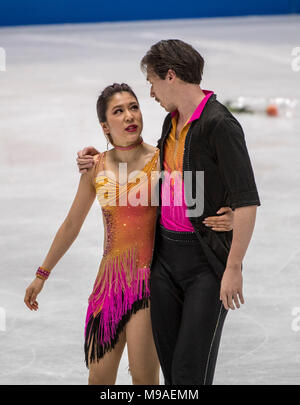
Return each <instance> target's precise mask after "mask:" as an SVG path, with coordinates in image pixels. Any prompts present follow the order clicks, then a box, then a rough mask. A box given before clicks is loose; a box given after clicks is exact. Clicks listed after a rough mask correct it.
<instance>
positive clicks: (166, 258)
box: [150, 225, 227, 385]
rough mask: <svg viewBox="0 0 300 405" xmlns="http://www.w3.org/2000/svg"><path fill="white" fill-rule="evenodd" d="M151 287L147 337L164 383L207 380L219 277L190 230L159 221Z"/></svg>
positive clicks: (218, 316)
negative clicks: (150, 337)
mask: <svg viewBox="0 0 300 405" xmlns="http://www.w3.org/2000/svg"><path fill="white" fill-rule="evenodd" d="M156 244H157V248H156V252H155V255H154V258H153V262H152V267H151V275H150V289H151V296H150V300H151V305H150V311H151V320H152V329H153V337H154V341H155V345H156V350H157V353H158V357H159V360H160V364H161V368H162V372H163V375H164V378H165V384H166V385H210V384H212V382H213V377H214V371H215V365H216V361H217V354H218V349H219V344H220V339H221V333H222V328H223V324H224V320H225V318H226V315H227V310H226V309H225V308H224V306H223V304H222V302H221V301H220V282H219V280H218V278H217V277H216V275H215V274H214V272H213V271H212V269H211V266H210V264H209V263H208V261H207V259H206V256H205V254H204V252H203V250H202V249H201V245H200V242H199V240H198V238H197V236H196V235H195V234H193V233H185V232H180V233H177V232H174V231H169V230H166V229H165V228H163V227H162V226H161V225H160V226H159V228H158V229H157V232H156Z"/></svg>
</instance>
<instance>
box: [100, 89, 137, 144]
mask: <svg viewBox="0 0 300 405" xmlns="http://www.w3.org/2000/svg"><path fill="white" fill-rule="evenodd" d="M101 126H102V128H103V131H104V133H105V134H106V135H108V134H110V136H111V137H112V140H113V143H114V144H115V145H120V146H128V145H130V144H132V143H134V142H135V141H137V140H138V138H139V136H140V134H141V132H142V129H143V117H142V113H141V110H140V106H139V103H138V102H137V100H136V98H135V97H134V96H133V95H131V94H130V93H128V92H126V91H123V92H120V93H116V94H114V95H113V96H112V97H111V99H110V100H109V102H108V104H107V109H106V122H102V123H101Z"/></svg>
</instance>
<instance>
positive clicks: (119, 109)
mask: <svg viewBox="0 0 300 405" xmlns="http://www.w3.org/2000/svg"><path fill="white" fill-rule="evenodd" d="M119 111H121V112H122V110H121V108H118V109H117V110H115V112H114V114H117V112H119Z"/></svg>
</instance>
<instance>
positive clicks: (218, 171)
mask: <svg viewBox="0 0 300 405" xmlns="http://www.w3.org/2000/svg"><path fill="white" fill-rule="evenodd" d="M203 66H204V60H203V58H202V56H201V55H200V54H199V53H198V52H197V51H196V50H195V49H194V48H193V47H192V46H191V45H189V44H187V43H185V42H183V41H180V40H163V41H159V42H158V43H156V44H154V45H153V46H152V47H151V48H150V50H149V51H148V52H147V53H146V55H145V56H144V57H143V59H142V61H141V67H142V70H143V71H145V72H146V74H147V80H148V81H149V82H150V84H151V90H150V95H151V97H154V98H155V100H156V101H157V102H159V103H160V104H161V106H162V107H163V108H164V109H165V110H166V111H167V112H168V115H167V116H166V118H165V120H164V123H163V128H162V135H161V138H160V139H159V141H158V147H159V148H160V166H161V170H162V171H164V174H165V176H164V178H163V180H162V182H161V184H160V196H161V201H160V202H161V204H160V207H159V209H158V216H157V228H156V241H155V249H154V255H153V261H152V266H151V276H150V290H151V320H152V328H153V335H154V340H155V344H156V349H157V353H158V356H159V360H160V364H161V368H162V371H163V374H164V378H165V384H166V385H208V384H212V383H213V376H214V371H215V365H216V361H217V354H218V349H219V344H220V339H221V333H222V328H223V324H224V321H225V318H226V315H227V312H228V309H229V308H230V309H232V310H234V309H235V308H239V307H240V304H241V303H242V304H243V303H244V298H243V293H242V261H243V259H244V256H245V254H246V251H247V248H248V245H249V243H250V240H251V237H252V233H253V229H254V225H255V218H256V208H257V206H259V205H260V200H259V195H258V192H257V188H256V183H255V179H254V174H253V170H252V166H251V162H250V158H249V154H248V151H247V147H246V143H245V139H244V133H243V130H242V127H241V125H240V124H239V122H238V121H237V120H236V118H235V117H234V116H233V115H232V114H231V113H230V112H229V111H228V110H227V108H226V107H225V106H224V105H222V104H221V103H220V102H219V101H218V100H217V98H216V95H215V94H214V92H213V91H208V90H202V89H201V87H200V82H201V79H202V73H203ZM83 152H84V153H88V154H89V155H91V154H94V153H96V152H97V151H94V150H93V148H86V149H85V150H84V151H83ZM83 152H82V151H81V152H79V153H78V155H79V158H77V162H78V166H79V169H80V170H82V169H84V168H86V167H89V166H88V165H86V164H83V163H84V162H85V163H86V162H87V160H83V159H82V155H83ZM97 153H98V152H97ZM174 171H176V173H179V177H180V179H183V180H184V181H183V183H182V185H183V186H182V187H175V186H174V182H173V183H172V181H170V177H171V173H172V172H174ZM203 172H204V183H201V176H199V177H197V175H198V174H199V173H203ZM189 173H192V175H193V177H192V181H191V180H188V179H189V178H190V177H189ZM199 179H200V181H199ZM175 183H176V181H175ZM177 184H178V183H177ZM201 184H204V190H203V187H201ZM199 188H200V190H201V188H202V192H204V204H203V206H202V207H201V202H200V200H199V198H198V197H197V195H198V194H199ZM178 193H179V194H180V193H182V195H183V196H184V197H185V198H183V204H181V205H176V204H175V203H174V201H175V199H176V197H178ZM166 195H171V202H170V203H171V205H168V204H164V199H165V196H166ZM195 196H196V203H195ZM199 205H200V207H199ZM225 206H230V207H231V208H232V209H233V210H234V225H233V231H230V232H214V231H213V230H212V229H210V227H209V226H205V225H211V224H212V221H213V220H205V218H207V217H211V216H212V215H215V213H216V212H218V210H219V207H225ZM199 208H200V209H199ZM219 213H221V211H219Z"/></svg>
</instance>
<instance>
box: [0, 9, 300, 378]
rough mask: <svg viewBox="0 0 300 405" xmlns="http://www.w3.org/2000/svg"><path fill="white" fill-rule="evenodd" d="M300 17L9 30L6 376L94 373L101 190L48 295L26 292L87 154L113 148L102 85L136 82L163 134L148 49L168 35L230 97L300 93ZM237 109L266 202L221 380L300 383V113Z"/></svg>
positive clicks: (4, 195) (4, 145)
mask: <svg viewBox="0 0 300 405" xmlns="http://www.w3.org/2000/svg"><path fill="white" fill-rule="evenodd" d="M299 26H300V16H299V15H298V16H296V15H295V16H276V17H244V18H227V19H205V20H176V21H159V22H133V23H114V24H109V23H104V24H78V25H77V24H76V25H57V26H34V27H17V28H14V27H11V28H1V29H0V47H1V48H3V49H4V50H5V53H6V71H1V72H0V100H1V104H0V105H1V109H0V142H1V144H0V146H1V147H0V162H1V163H0V164H1V172H0V181H1V214H2V215H1V222H0V225H1V235H2V237H1V240H0V249H1V251H0V252H1V254H0V258H1V259H0V260H1V264H0V266H1V276H0V308H2V310H1V311H0V315H1V317H2V318H1V321H0V342H1V344H0V364H1V369H0V384H86V383H87V377H88V371H87V370H86V368H85V364H84V353H83V328H84V320H85V313H86V308H87V298H88V296H89V294H90V292H91V289H92V285H93V282H94V279H95V277H96V274H97V271H98V265H99V262H100V260H101V256H102V243H103V227H102V217H101V211H100V208H99V206H98V205H97V202H95V203H94V205H93V207H92V209H91V211H90V213H89V215H88V217H87V219H86V221H85V223H84V225H83V227H82V230H81V232H80V234H79V236H78V238H77V239H76V241H75V242H74V243H73V245H72V246H71V248H70V249H69V251H68V252H67V253H66V254H65V255H64V256H63V258H62V259H61V260H60V262H59V263H58V264H57V266H56V267H55V268H54V270H53V272H52V274H51V276H50V279H49V280H48V282H47V283H46V285H45V288H44V290H43V291H42V293H41V294H40V296H39V299H38V301H39V308H40V309H39V311H38V312H30V311H29V310H28V309H27V307H26V306H25V304H24V303H23V298H24V294H25V288H26V287H27V285H28V284H29V283H30V282H31V280H32V279H33V276H34V272H35V270H36V268H37V266H38V265H40V264H41V262H42V261H43V259H44V257H45V255H46V253H47V252H48V249H49V247H50V244H51V242H52V240H53V237H54V235H55V233H56V231H57V230H58V228H59V226H60V225H61V223H62V222H63V220H64V218H65V217H66V215H67V213H68V210H69V208H70V206H71V203H72V201H73V198H74V196H75V193H76V190H77V186H78V182H79V178H80V175H79V173H78V171H77V166H76V162H75V158H76V152H77V151H78V150H80V149H81V148H83V147H84V146H88V145H94V146H95V147H97V148H98V149H99V150H104V149H105V148H106V143H105V139H104V136H103V134H102V132H101V130H100V127H99V124H98V121H97V117H96V109H95V103H96V98H97V95H98V93H99V91H100V90H101V89H102V88H103V87H104V86H105V85H107V84H110V83H112V82H127V83H128V84H130V85H132V86H133V88H134V90H135V91H136V94H137V96H138V98H139V100H140V103H141V106H142V111H143V115H144V132H143V136H144V139H145V141H146V142H148V143H152V144H156V141H157V139H158V138H159V136H160V131H161V124H162V120H163V118H164V116H165V111H164V110H162V109H161V107H160V106H159V105H158V104H157V103H155V101H154V100H153V99H151V98H150V97H149V87H148V85H147V84H146V80H145V77H144V75H143V74H142V73H141V71H140V69H139V61H140V59H141V58H142V56H143V55H144V54H145V52H146V51H147V50H148V48H149V47H150V46H151V44H153V43H154V42H156V41H158V40H160V39H168V38H180V39H182V40H184V41H186V42H189V43H191V44H193V45H194V46H195V47H196V48H197V49H198V50H199V51H200V52H201V53H202V54H203V56H204V58H205V60H206V64H205V70H204V79H203V83H202V87H203V88H204V89H212V90H214V91H215V92H216V94H217V96H218V99H219V100H220V101H224V100H226V99H234V98H236V97H239V96H249V97H254V96H255V97H270V98H272V97H273V98H274V97H290V98H298V99H299V98H300V86H299V84H300V72H297V71H293V70H292V59H293V56H292V51H293V49H294V48H295V47H299V46H300V43H299ZM237 117H238V119H239V120H240V122H241V124H242V126H243V128H244V131H245V135H246V141H247V145H248V148H249V153H250V156H251V159H252V164H253V167H254V170H255V174H256V181H257V186H258V189H259V192H260V197H261V202H262V206H261V207H260V208H259V209H258V215H257V224H256V228H255V232H254V235H253V239H252V241H251V245H250V247H249V249H248V252H247V255H246V258H245V261H244V295H245V300H246V303H245V305H244V306H243V307H242V308H241V309H240V310H236V311H231V312H230V313H229V315H228V317H227V320H226V323H225V326H224V331H223V337H222V341H221V347H220V353H219V358H218V363H217V368H216V373H215V381H214V383H215V384H222V385H223V384H224V385H225V384H226V385H227V384H298V383H299V367H300V354H299V338H300V331H297V329H298V328H297V325H298V326H299V325H300V321H299V322H298V321H297V318H296V315H295V314H297V308H299V307H300V295H299V290H300V289H299V286H300V276H299V262H300V247H299V246H300V244H299V241H300V214H299V197H300V189H299V184H300V158H299V151H300V148H299V147H300V134H299V128H300V125H299V124H300V118H299V117H300V114H299V110H297V111H296V114H295V115H294V117H293V118H289V119H288V118H284V117H283V118H280V117H277V118H271V117H268V116H265V115H263V114H260V115H247V114H244V115H237ZM295 308H296V309H295ZM208 310H209V308H208ZM293 311H294V312H293ZM299 311H300V308H299ZM293 325H294V326H293ZM295 325H296V327H295ZM127 367H128V360H127V353H126V350H125V351H124V354H123V357H122V360H121V364H120V368H119V374H118V380H117V384H130V383H131V379H130V375H129V374H128V371H127ZM161 383H163V379H162V378H161Z"/></svg>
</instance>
